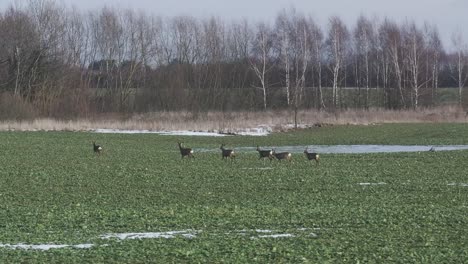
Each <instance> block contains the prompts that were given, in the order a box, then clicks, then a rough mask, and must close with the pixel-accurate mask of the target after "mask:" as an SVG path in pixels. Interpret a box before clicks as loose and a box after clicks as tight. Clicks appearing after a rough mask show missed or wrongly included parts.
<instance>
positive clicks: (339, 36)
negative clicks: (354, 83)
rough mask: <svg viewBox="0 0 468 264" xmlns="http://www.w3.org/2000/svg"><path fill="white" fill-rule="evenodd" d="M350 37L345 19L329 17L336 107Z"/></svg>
mask: <svg viewBox="0 0 468 264" xmlns="http://www.w3.org/2000/svg"><path fill="white" fill-rule="evenodd" d="M348 38H349V33H348V29H347V28H346V26H345V24H344V23H343V21H342V20H341V19H340V18H339V17H336V16H333V17H331V18H330V19H329V30H328V38H327V48H328V58H329V65H330V66H329V67H330V71H331V73H332V77H333V79H332V89H333V90H332V102H333V107H334V108H335V109H336V107H337V106H338V105H339V103H340V100H341V99H340V98H339V97H340V95H339V93H338V87H339V86H340V83H341V79H340V77H341V76H340V73H341V71H342V68H343V64H344V60H345V53H346V45H347V41H348Z"/></svg>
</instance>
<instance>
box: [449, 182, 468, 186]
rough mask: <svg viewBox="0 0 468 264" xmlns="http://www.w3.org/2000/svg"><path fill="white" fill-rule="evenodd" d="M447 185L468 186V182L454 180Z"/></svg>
mask: <svg viewBox="0 0 468 264" xmlns="http://www.w3.org/2000/svg"><path fill="white" fill-rule="evenodd" d="M447 185H449V186H461V187H468V183H455V182H453V183H449V184H447Z"/></svg>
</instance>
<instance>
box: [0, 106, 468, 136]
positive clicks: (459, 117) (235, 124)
mask: <svg viewBox="0 0 468 264" xmlns="http://www.w3.org/2000/svg"><path fill="white" fill-rule="evenodd" d="M298 117H299V118H298V120H299V123H300V124H301V126H311V125H316V124H336V125H341V124H353V125H367V124H374V123H437V122H441V123H442V122H443V123H446V122H457V123H464V122H467V121H468V119H467V116H466V113H465V111H463V110H462V109H461V108H458V107H453V106H445V107H439V108H430V109H420V110H418V111H411V110H404V111H392V110H383V109H371V110H369V111H364V110H349V111H341V112H338V113H331V112H324V111H322V112H320V111H316V110H308V111H300V112H299V115H298ZM292 123H293V113H292V112H290V111H267V112H231V113H221V112H208V113H199V114H196V115H195V114H192V113H186V112H157V113H148V114H142V115H135V116H132V117H130V118H127V119H124V120H122V119H121V118H113V117H108V116H107V117H100V118H94V119H89V120H84V119H82V120H72V121H60V120H54V119H35V120H32V121H4V122H0V130H3V131H5V130H19V131H35V130H46V131H88V130H94V129H97V128H107V129H125V130H143V129H145V130H153V131H173V130H193V131H223V132H236V131H241V130H245V129H249V128H256V127H271V128H273V130H274V131H278V130H285V129H288V128H289V127H292V125H291V124H292Z"/></svg>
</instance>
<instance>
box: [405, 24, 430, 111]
mask: <svg viewBox="0 0 468 264" xmlns="http://www.w3.org/2000/svg"><path fill="white" fill-rule="evenodd" d="M403 33H404V42H405V48H406V51H407V52H406V60H407V61H408V65H409V75H410V78H411V81H410V86H411V105H412V107H413V108H414V109H417V108H418V106H419V97H420V96H421V91H420V90H421V87H422V86H423V85H425V84H426V83H428V82H429V81H430V80H422V79H423V78H422V76H421V75H422V70H421V68H422V67H421V66H422V60H423V55H424V53H425V49H426V48H425V43H424V37H423V34H422V32H421V31H420V30H418V29H417V28H416V24H414V22H413V23H410V24H406V25H405V27H404V28H403Z"/></svg>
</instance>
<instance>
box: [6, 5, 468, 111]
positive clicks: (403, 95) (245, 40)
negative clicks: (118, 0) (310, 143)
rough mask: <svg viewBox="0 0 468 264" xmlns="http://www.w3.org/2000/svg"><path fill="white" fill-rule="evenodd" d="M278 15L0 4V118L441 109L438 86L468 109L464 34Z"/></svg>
mask: <svg viewBox="0 0 468 264" xmlns="http://www.w3.org/2000/svg"><path fill="white" fill-rule="evenodd" d="M301 11H302V10H301ZM303 11H304V12H307V11H306V10H303ZM272 21H273V22H268V23H267V22H260V23H251V22H250V21H248V20H239V21H234V22H232V21H225V20H223V18H221V17H207V18H195V17H192V16H177V17H159V16H155V15H151V14H150V13H145V12H138V11H134V10H131V9H117V8H112V7H104V8H102V9H100V10H92V11H79V10H77V9H75V8H71V7H68V6H64V5H62V4H60V3H59V2H56V1H48V0H31V1H28V2H23V5H21V6H18V5H15V4H14V3H12V4H11V6H10V7H9V8H6V9H4V10H0V119H3V120H5V119H28V118H35V117H52V118H59V119H68V118H86V117H92V116H96V115H100V114H106V113H121V114H132V113H146V112H159V111H190V112H205V111H264V110H276V109H295V110H297V109H300V110H303V109H320V110H323V111H340V110H343V109H373V108H384V109H419V108H428V107H435V106H438V105H440V104H442V103H443V102H442V99H441V96H440V94H441V93H440V91H441V90H443V89H445V90H447V89H449V90H450V91H451V93H452V94H453V96H454V97H455V98H456V100H453V101H452V102H451V103H453V104H458V105H460V106H463V105H464V104H465V102H464V101H465V100H464V91H463V88H464V87H465V84H466V81H467V78H468V49H467V43H466V42H465V40H464V39H463V37H462V34H461V33H460V32H453V36H452V39H451V42H450V43H444V44H446V45H448V44H450V47H451V48H450V52H449V51H448V50H447V49H446V48H445V47H444V45H443V43H442V40H441V38H440V36H439V32H438V29H437V25H431V24H424V25H418V24H416V23H415V22H413V21H411V20H405V21H393V20H391V19H388V18H380V19H379V20H378V21H377V20H376V19H370V18H368V17H365V16H361V17H359V18H358V19H357V20H356V21H355V23H354V24H352V25H347V24H345V23H344V22H343V21H342V19H341V18H340V17H330V18H329V20H328V24H327V25H326V26H322V27H321V26H319V25H318V24H317V23H316V21H314V18H313V17H311V16H309V15H308V14H304V13H302V12H299V11H297V10H295V9H294V8H290V9H285V10H282V11H279V12H278V14H277V15H276V17H275V18H274V19H273V20H272Z"/></svg>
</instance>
